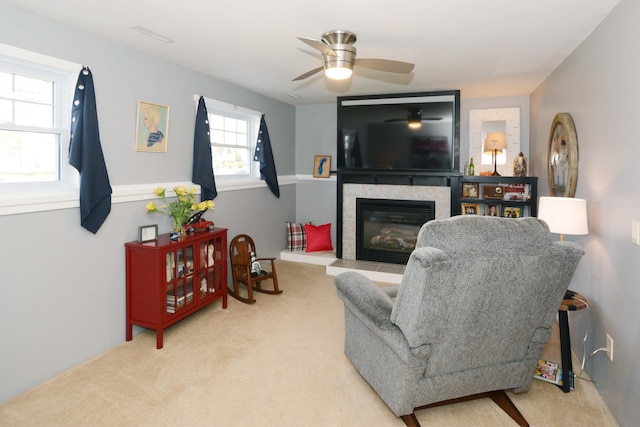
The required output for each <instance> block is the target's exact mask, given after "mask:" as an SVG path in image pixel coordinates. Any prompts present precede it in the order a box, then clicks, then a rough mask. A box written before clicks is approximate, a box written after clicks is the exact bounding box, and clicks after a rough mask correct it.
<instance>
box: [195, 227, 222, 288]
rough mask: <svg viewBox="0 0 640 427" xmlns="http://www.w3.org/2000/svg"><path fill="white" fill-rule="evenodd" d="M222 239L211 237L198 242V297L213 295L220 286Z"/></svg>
mask: <svg viewBox="0 0 640 427" xmlns="http://www.w3.org/2000/svg"><path fill="white" fill-rule="evenodd" d="M224 250H226V248H225V247H223V244H222V239H220V238H219V237H217V238H216V237H212V238H211V239H207V240H206V241H204V242H201V243H200V298H206V297H207V296H208V295H213V294H214V293H216V292H217V291H219V290H220V289H221V286H222V262H223V261H222V260H223V258H222V255H223V254H222V252H221V251H224Z"/></svg>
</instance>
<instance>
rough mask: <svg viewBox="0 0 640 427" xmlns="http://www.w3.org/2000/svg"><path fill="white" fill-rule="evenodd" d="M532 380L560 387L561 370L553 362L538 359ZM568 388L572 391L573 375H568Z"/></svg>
mask: <svg viewBox="0 0 640 427" xmlns="http://www.w3.org/2000/svg"><path fill="white" fill-rule="evenodd" d="M533 378H535V379H537V380H540V381H546V382H548V383H551V384H556V385H559V386H562V368H561V367H560V365H558V364H557V363H555V362H550V361H548V360H544V359H540V360H538V365H537V366H536V370H535V372H534V373H533ZM569 386H570V387H571V388H572V389H573V373H572V374H571V375H569Z"/></svg>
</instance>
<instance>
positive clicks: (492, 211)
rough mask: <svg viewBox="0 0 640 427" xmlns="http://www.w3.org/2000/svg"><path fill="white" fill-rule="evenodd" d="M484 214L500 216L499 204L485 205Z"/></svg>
mask: <svg viewBox="0 0 640 427" xmlns="http://www.w3.org/2000/svg"><path fill="white" fill-rule="evenodd" d="M484 214H485V216H500V205H495V204H491V205H485V207H484Z"/></svg>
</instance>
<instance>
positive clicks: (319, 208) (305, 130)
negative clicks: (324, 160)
mask: <svg viewBox="0 0 640 427" xmlns="http://www.w3.org/2000/svg"><path fill="white" fill-rule="evenodd" d="M336 140H337V116H336V104H335V103H332V104H318V105H305V106H299V107H297V108H296V176H297V177H298V184H297V185H296V221H298V222H307V221H314V222H315V224H316V225H320V224H326V223H331V242H332V244H333V247H334V249H335V246H336V176H335V174H332V175H331V177H330V178H329V179H327V178H313V158H314V156H316V155H320V154H321V155H329V156H331V170H332V171H335V170H336V165H337V158H336Z"/></svg>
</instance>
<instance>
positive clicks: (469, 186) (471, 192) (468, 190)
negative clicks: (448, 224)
mask: <svg viewBox="0 0 640 427" xmlns="http://www.w3.org/2000/svg"><path fill="white" fill-rule="evenodd" d="M478 195H479V192H478V183H477V182H463V183H462V197H468V198H471V199H477V198H478Z"/></svg>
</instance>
